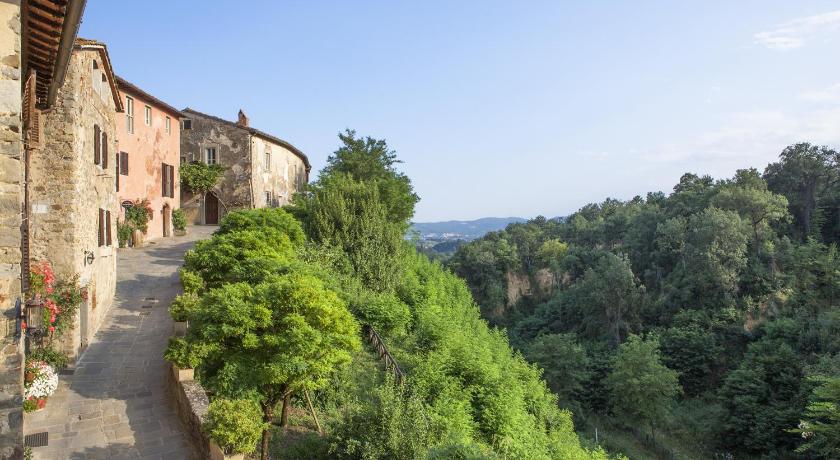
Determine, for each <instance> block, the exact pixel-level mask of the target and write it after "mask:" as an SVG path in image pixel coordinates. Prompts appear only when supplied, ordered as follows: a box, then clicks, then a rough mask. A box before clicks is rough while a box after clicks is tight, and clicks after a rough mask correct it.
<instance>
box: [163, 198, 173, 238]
mask: <svg viewBox="0 0 840 460" xmlns="http://www.w3.org/2000/svg"><path fill="white" fill-rule="evenodd" d="M161 212H162V213H163V219H161V220H163V236H164V237H166V236H172V233H171V230H170V228H172V208H170V207H169V203H167V204H165V205H163V211H161Z"/></svg>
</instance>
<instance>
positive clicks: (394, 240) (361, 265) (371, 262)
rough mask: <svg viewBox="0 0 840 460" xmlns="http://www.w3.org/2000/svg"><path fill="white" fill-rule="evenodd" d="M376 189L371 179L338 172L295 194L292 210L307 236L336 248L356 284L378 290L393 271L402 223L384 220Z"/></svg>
mask: <svg viewBox="0 0 840 460" xmlns="http://www.w3.org/2000/svg"><path fill="white" fill-rule="evenodd" d="M379 193H380V192H379V189H378V188H377V187H376V184H374V183H371V182H358V181H355V180H352V179H350V178H349V177H347V176H338V177H334V178H330V179H329V180H324V181H322V182H321V184H320V185H319V186H318V188H317V189H316V190H315V192H314V193H313V194H312V195H310V196H306V197H304V196H300V195H299V196H298V199H297V200H296V202H295V205H294V206H295V209H296V210H295V211H293V212H297V213H299V214H302V215H304V216H306V219H307V220H305V221H304V225H305V227H306V233H307V235H308V236H309V238H310V239H311V240H313V241H314V242H316V243H319V244H322V245H327V246H334V247H337V248H339V249H341V250H342V251H343V252H344V253H345V254H346V255H347V257H348V259H349V261H350V263H351V265H352V266H353V269H354V270H355V273H356V274H357V276H358V277H359V278H360V279H361V280H362V283H363V284H364V285H365V286H367V287H369V288H371V289H374V290H378V291H382V290H387V289H389V288H391V287H393V286H394V283H395V281H396V278H397V276H398V275H399V272H400V266H399V263H398V261H399V254H400V252H402V251H403V249H404V243H403V233H404V232H403V230H404V227H403V225H402V224H400V223H394V222H393V221H391V220H390V218H389V214H388V209H387V207H386V205H385V204H384V203H383V201H382V200H381V199H380V195H379ZM301 210H303V211H302V212H301Z"/></svg>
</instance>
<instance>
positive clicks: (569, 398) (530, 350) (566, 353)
mask: <svg viewBox="0 0 840 460" xmlns="http://www.w3.org/2000/svg"><path fill="white" fill-rule="evenodd" d="M525 357H526V358H528V360H529V361H531V362H534V363H536V364H539V365H540V367H542V368H543V369H544V370H545V373H544V374H543V378H545V380H546V382H547V383H548V387H549V388H550V389H551V391H553V392H554V393H555V394H556V395H557V396H558V397H559V398H560V404H561V405H563V406H565V407H569V408H571V409H580V407H579V405H578V404H577V403H576V401H580V400H581V399H582V396H583V394H584V385H585V384H586V383H587V382H588V381H589V379H590V378H591V376H592V375H591V371H590V370H589V367H590V363H589V357H588V356H587V353H586V350H585V349H584V348H583V346H581V345H580V344H579V343H578V342H577V340H576V339H575V336H574V335H573V334H546V335H543V336H540V337H538V338H537V339H535V340H534V341H532V342H530V343H529V344H528V346H527V348H526V350H525Z"/></svg>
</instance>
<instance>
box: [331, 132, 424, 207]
mask: <svg viewBox="0 0 840 460" xmlns="http://www.w3.org/2000/svg"><path fill="white" fill-rule="evenodd" d="M338 138H339V139H340V140H341V143H342V146H341V147H339V148H338V150H336V151H335V152H333V154H332V155H330V156H329V157H328V158H327V166H326V167H324V169H323V170H321V173H320V176H319V179H318V182H317V183H316V184H315V188H316V189H317V188H318V187H319V186H323V185H324V184H325V182H328V181H329V180H331V179H332V178H334V177H337V176H342V175H347V176H349V177H350V178H351V179H352V180H354V181H358V182H370V183H374V184H376V187H377V189H378V190H379V196H380V197H381V199H382V202H383V204H384V205H385V209H386V211H387V212H386V215H387V217H388V219H389V221H390V222H394V223H407V222H408V220H409V219H411V217H412V216H413V215H414V205H416V204H417V202H418V201H419V200H420V198H419V197H418V196H417V194H416V193H414V190H413V188H412V186H411V180H409V178H408V176H406V175H405V174H403V173H401V172H399V171H397V169H396V165H397V164H399V163H401V161H400V160H398V159H397V155H396V153H395V152H394V151H393V150H391V149H390V148H389V147H388V144H387V143H386V142H385V140H384V139H374V138H372V137H370V136H368V137H365V138H361V137H357V136H356V131H353V130H350V129H348V130H346V131H344V132H343V133H339V134H338Z"/></svg>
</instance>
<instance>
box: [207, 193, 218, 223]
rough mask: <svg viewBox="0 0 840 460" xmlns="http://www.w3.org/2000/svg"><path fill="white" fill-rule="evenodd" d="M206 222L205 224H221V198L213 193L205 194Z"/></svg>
mask: <svg viewBox="0 0 840 460" xmlns="http://www.w3.org/2000/svg"><path fill="white" fill-rule="evenodd" d="M204 223H205V225H218V224H219V199H218V198H216V195H213V194H212V193H207V195H205V196H204Z"/></svg>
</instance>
